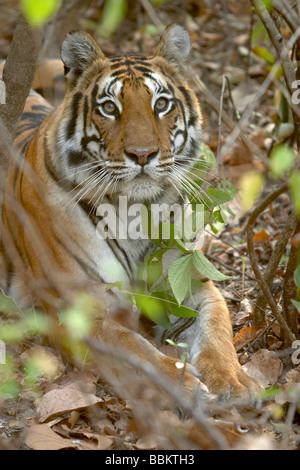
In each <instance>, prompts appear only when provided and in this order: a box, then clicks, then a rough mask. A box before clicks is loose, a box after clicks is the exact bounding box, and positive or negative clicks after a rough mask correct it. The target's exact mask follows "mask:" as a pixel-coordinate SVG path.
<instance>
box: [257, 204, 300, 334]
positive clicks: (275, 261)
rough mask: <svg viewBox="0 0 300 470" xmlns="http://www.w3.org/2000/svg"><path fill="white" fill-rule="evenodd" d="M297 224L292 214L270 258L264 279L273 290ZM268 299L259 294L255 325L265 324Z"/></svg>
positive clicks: (261, 293)
mask: <svg viewBox="0 0 300 470" xmlns="http://www.w3.org/2000/svg"><path fill="white" fill-rule="evenodd" d="M296 224H297V218H296V215H295V214H294V212H292V213H291V214H290V215H289V216H288V220H287V222H286V224H285V226H284V228H283V229H282V231H281V232H280V235H279V237H278V240H277V243H276V245H275V247H274V250H273V252H272V255H271V256H270V259H269V262H268V265H267V267H266V270H265V272H264V279H265V281H266V283H267V285H268V287H269V289H270V288H271V285H272V281H273V278H274V276H275V273H276V270H277V268H278V265H279V262H280V260H281V257H282V255H283V254H284V251H285V248H286V246H287V243H288V241H289V239H290V236H291V234H292V232H293V230H295V227H296ZM266 303H267V301H266V297H265V295H264V293H263V292H259V294H258V296H257V300H256V307H255V310H254V318H253V321H254V324H255V325H261V324H262V323H263V311H264V309H265V308H266Z"/></svg>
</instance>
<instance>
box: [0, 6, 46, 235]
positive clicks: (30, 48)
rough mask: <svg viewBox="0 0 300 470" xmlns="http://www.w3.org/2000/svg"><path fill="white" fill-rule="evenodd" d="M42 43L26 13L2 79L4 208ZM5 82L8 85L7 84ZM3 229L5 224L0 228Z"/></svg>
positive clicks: (0, 126) (0, 114)
mask: <svg viewBox="0 0 300 470" xmlns="http://www.w3.org/2000/svg"><path fill="white" fill-rule="evenodd" d="M39 45H40V33H39V32H37V31H33V30H32V29H31V27H30V26H29V24H28V23H27V22H26V21H25V19H24V17H23V16H22V15H20V16H19V20H18V24H17V27H16V30H15V33H14V37H13V40H12V43H11V47H10V51H9V55H8V57H7V60H6V63H5V66H4V70H3V82H2V87H1V88H2V103H0V208H1V202H2V197H3V190H4V184H5V177H6V172H7V168H8V165H9V160H10V157H9V155H10V149H11V147H12V144H13V140H14V134H15V131H16V127H17V124H18V122H19V119H20V118H21V115H22V112H23V109H24V105H25V101H26V98H27V96H28V94H29V91H30V88H31V85H32V82H33V78H34V73H35V69H36V62H37V59H38V53H39ZM3 83H4V85H3ZM0 228H1V227H0Z"/></svg>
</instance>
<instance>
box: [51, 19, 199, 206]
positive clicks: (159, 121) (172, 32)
mask: <svg viewBox="0 0 300 470" xmlns="http://www.w3.org/2000/svg"><path fill="white" fill-rule="evenodd" d="M189 50H190V39H189V35H188V33H187V32H186V30H185V29H184V28H183V27H181V26H179V25H172V26H170V27H169V28H167V30H166V31H165V33H164V35H163V37H162V39H161V41H160V43H159V44H158V46H157V48H156V50H155V52H154V55H153V56H151V57H143V56H136V55H132V56H119V57H111V58H106V57H105V56H104V55H103V53H102V51H101V50H100V48H99V47H98V46H97V44H96V43H95V42H94V40H93V39H92V38H91V37H90V36H88V35H86V34H84V33H79V32H75V33H70V34H69V35H68V36H67V37H66V39H65V41H64V43H63V45H62V59H63V62H64V64H65V69H66V77H67V96H66V99H65V101H64V104H63V116H64V117H63V118H62V119H60V121H59V122H60V123H59V126H58V129H57V136H56V137H57V138H56V139H55V140H56V145H57V149H58V153H59V154H60V156H61V168H62V173H63V177H64V178H68V179H69V181H70V182H72V185H73V186H74V187H75V188H77V189H78V194H79V197H81V198H82V197H84V198H89V199H91V200H93V201H94V202H95V203H96V202H97V203H99V202H100V201H101V198H103V196H104V195H107V194H110V195H112V194H118V195H122V196H124V195H125V196H127V197H128V198H129V199H132V200H134V201H138V202H142V201H145V200H150V201H151V200H156V199H157V198H159V196H160V195H161V194H162V192H164V191H165V190H166V188H167V187H169V186H172V187H173V188H175V189H176V190H177V191H178V192H180V191H182V185H181V177H182V175H183V174H184V173H186V174H187V172H188V171H189V170H190V168H191V167H192V166H193V165H194V164H195V162H196V160H197V158H198V156H199V145H200V137H201V111H200V108H199V104H198V101H197V98H196V96H195V94H194V93H193V92H192V91H191V89H190V88H189V87H188V86H187V84H186V82H185V80H184V79H183V75H182V62H183V60H184V59H185V58H186V56H187V55H188V53H189Z"/></svg>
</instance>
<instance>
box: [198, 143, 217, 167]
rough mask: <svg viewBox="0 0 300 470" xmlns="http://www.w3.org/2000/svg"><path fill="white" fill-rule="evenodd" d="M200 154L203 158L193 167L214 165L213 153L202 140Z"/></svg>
mask: <svg viewBox="0 0 300 470" xmlns="http://www.w3.org/2000/svg"><path fill="white" fill-rule="evenodd" d="M200 156H201V157H202V158H203V157H204V160H203V159H200V160H199V161H198V163H197V165H196V166H195V168H200V169H203V167H204V168H209V169H212V168H214V167H215V166H216V157H215V154H214V152H213V151H212V150H211V148H210V147H209V146H208V145H206V144H205V143H204V142H202V143H201V149H200Z"/></svg>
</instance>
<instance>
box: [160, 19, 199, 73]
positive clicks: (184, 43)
mask: <svg viewBox="0 0 300 470" xmlns="http://www.w3.org/2000/svg"><path fill="white" fill-rule="evenodd" d="M190 50H191V38H190V35H189V33H188V32H187V30H186V29H185V27H184V26H181V25H180V24H177V23H173V24H171V25H169V26H168V27H167V28H166V29H165V31H164V33H163V35H162V37H161V39H160V41H159V43H158V45H157V47H156V49H155V51H154V56H157V55H159V56H161V57H163V58H164V59H166V60H167V61H168V62H171V63H173V64H174V65H176V66H177V67H178V68H179V69H180V70H182V69H183V63H184V61H185V60H186V59H187V57H188V55H189V53H190Z"/></svg>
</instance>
